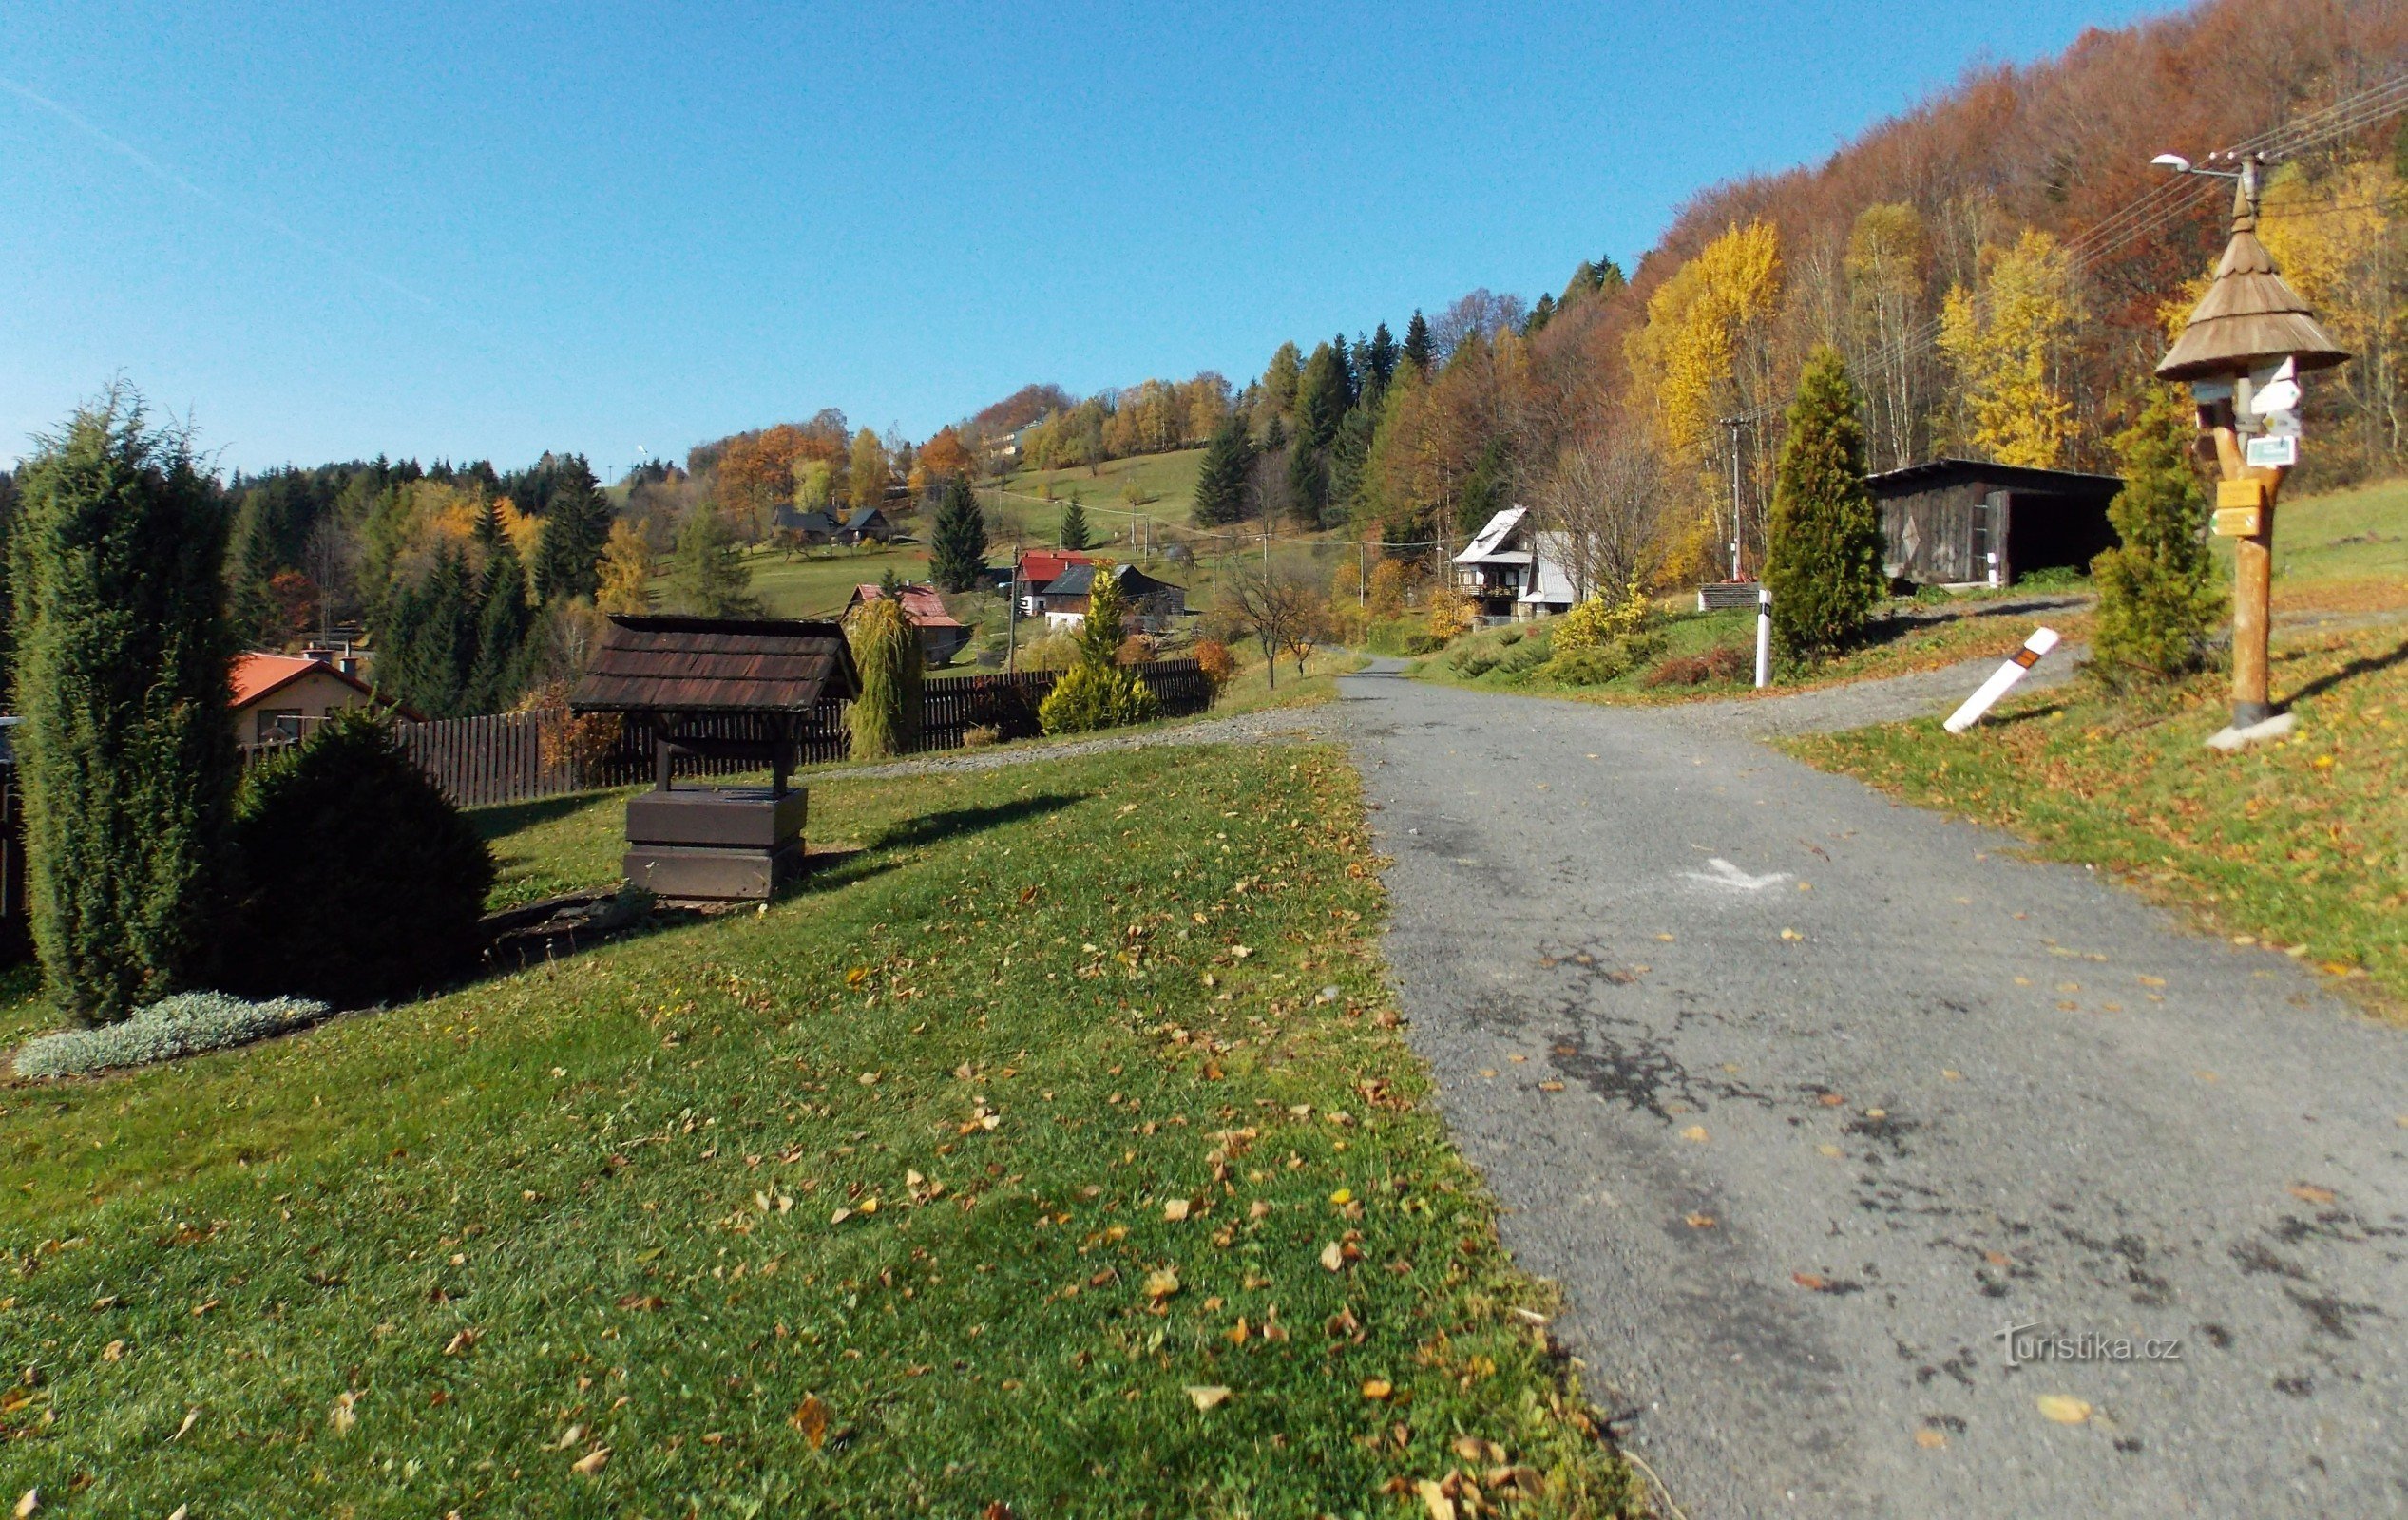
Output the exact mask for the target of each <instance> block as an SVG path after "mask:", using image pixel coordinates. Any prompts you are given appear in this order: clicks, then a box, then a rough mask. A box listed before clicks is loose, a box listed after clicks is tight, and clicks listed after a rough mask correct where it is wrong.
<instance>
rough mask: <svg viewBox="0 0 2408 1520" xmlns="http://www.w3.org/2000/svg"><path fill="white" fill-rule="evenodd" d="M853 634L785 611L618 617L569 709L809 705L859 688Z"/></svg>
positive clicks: (796, 708)
mask: <svg viewBox="0 0 2408 1520" xmlns="http://www.w3.org/2000/svg"><path fill="white" fill-rule="evenodd" d="M860 693H861V676H860V675H859V673H858V672H856V671H855V670H854V668H853V663H852V651H851V650H850V648H849V647H847V645H846V643H845V632H844V629H843V628H842V627H840V626H839V625H837V624H835V623H823V622H800V621H793V620H789V619H785V618H650V617H635V616H632V615H625V614H621V615H615V616H613V617H612V618H611V619H610V632H609V633H608V634H607V635H605V636H604V637H603V638H602V647H601V648H600V649H598V650H596V651H595V652H594V657H593V660H592V663H590V664H589V665H587V666H586V668H585V677H584V679H583V680H581V681H579V682H578V683H577V690H576V693H574V694H573V695H572V696H571V697H570V698H569V707H570V709H571V710H572V711H575V712H662V713H674V712H809V711H810V710H811V708H812V705H813V704H815V703H817V702H818V701H820V700H821V699H822V698H823V697H829V696H841V697H851V696H858V695H859V694H860Z"/></svg>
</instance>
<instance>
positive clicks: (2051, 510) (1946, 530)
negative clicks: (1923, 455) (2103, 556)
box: [1864, 459, 2124, 586]
mask: <svg viewBox="0 0 2408 1520" xmlns="http://www.w3.org/2000/svg"><path fill="white" fill-rule="evenodd" d="M1864 484H1865V486H1866V488H1867V489H1868V490H1870V491H1871V492H1872V494H1873V501H1874V503H1875V504H1877V505H1879V506H1880V507H1881V509H1882V539H1883V541H1884V545H1885V546H1884V550H1883V553H1882V568H1883V569H1885V570H1887V571H1888V573H1889V575H1890V576H1891V578H1892V579H1894V580H1911V581H1913V582H1915V583H1916V584H1918V585H1927V586H1930V585H1943V586H1944V585H1998V586H2004V585H2011V584H2013V583H2014V581H2015V580H2016V577H2018V576H2028V575H2031V574H2032V573H2033V572H2035V571H2038V570H2054V569H2059V568H2074V569H2081V570H2088V569H2089V568H2090V563H2091V560H2092V557H2093V556H2094V555H2096V554H2097V553H2098V552H2099V551H2100V550H2101V549H2106V548H2112V547H2113V545H2114V543H2115V529H2114V528H2113V526H2112V524H2110V523H2109V522H2108V520H2107V504H2108V503H2110V502H2112V501H2113V500H2114V499H2115V494H2116V493H2117V492H2118V491H2121V490H2122V489H2123V488H2124V482H2123V480H2122V478H2121V477H2120V476H2115V475H2086V474H2082V473H2080V472H2078V471H2075V470H2067V469H2027V468H2025V467H2023V466H2017V465H1993V464H1990V463H1988V462H1986V461H1983V460H1978V459H1936V460H1933V461H1931V462H1930V463H1929V464H1924V465H1910V466H1907V467H1905V468H1904V469H1894V470H1890V471H1888V472H1887V473H1885V474H1881V475H1875V476H1872V477H1870V478H1868V479H1867V480H1866V481H1865V483H1864ZM1993 556H1995V557H1996V558H1995V560H1994V559H1993Z"/></svg>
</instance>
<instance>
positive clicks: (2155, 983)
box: [2135, 977, 2166, 987]
mask: <svg viewBox="0 0 2408 1520" xmlns="http://www.w3.org/2000/svg"><path fill="white" fill-rule="evenodd" d="M2135 979H2137V980H2138V981H2139V982H2140V984H2141V985H2142V986H2144V987H2163V986H2164V985H2166V978H2163V977H2141V978H2135Z"/></svg>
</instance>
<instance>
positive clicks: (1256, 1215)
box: [1246, 1198, 1271, 1219]
mask: <svg viewBox="0 0 2408 1520" xmlns="http://www.w3.org/2000/svg"><path fill="white" fill-rule="evenodd" d="M1270 1212H1271V1205H1269V1204H1267V1203H1265V1202H1263V1201H1262V1200H1261V1199H1259V1198H1257V1199H1255V1200H1254V1201H1253V1202H1252V1203H1251V1204H1248V1205H1247V1206H1246V1217H1247V1218H1248V1219H1260V1218H1262V1217H1263V1216H1264V1215H1266V1214H1268V1213H1270Z"/></svg>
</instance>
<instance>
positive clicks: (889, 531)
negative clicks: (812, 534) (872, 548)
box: [837, 506, 894, 543]
mask: <svg viewBox="0 0 2408 1520" xmlns="http://www.w3.org/2000/svg"><path fill="white" fill-rule="evenodd" d="M837 537H838V538H840V539H842V540H843V541H844V542H847V543H859V542H862V541H863V540H864V539H875V540H877V541H878V542H880V543H886V542H891V541H892V540H893V538H894V524H893V523H889V522H888V521H887V514H886V513H884V512H881V511H879V510H878V509H877V508H876V507H874V506H863V507H856V508H854V509H853V514H852V516H850V517H849V518H847V519H845V525H844V526H843V527H842V528H839V529H838V530H837Z"/></svg>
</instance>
